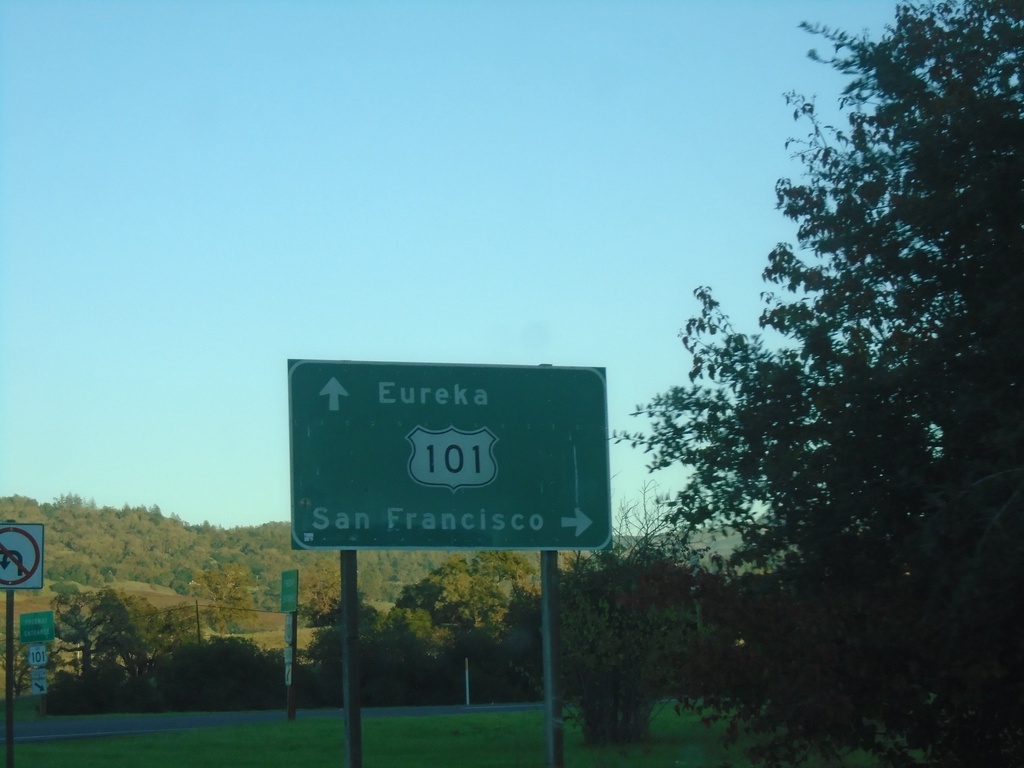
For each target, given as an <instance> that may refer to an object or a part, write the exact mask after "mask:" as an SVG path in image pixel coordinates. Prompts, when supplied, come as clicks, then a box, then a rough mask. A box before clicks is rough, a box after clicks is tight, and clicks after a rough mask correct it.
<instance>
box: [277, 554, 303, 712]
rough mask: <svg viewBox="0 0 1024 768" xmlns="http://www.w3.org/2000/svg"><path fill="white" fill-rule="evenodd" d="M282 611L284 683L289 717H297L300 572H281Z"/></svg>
mask: <svg viewBox="0 0 1024 768" xmlns="http://www.w3.org/2000/svg"><path fill="white" fill-rule="evenodd" d="M281 612H282V613H284V614H285V623H284V627H285V632H284V642H285V649H286V650H285V665H284V683H285V688H286V689H287V690H286V702H287V707H288V719H289V720H294V719H295V685H294V682H295V666H296V662H297V658H298V648H299V572H298V571H297V570H291V571H282V572H281Z"/></svg>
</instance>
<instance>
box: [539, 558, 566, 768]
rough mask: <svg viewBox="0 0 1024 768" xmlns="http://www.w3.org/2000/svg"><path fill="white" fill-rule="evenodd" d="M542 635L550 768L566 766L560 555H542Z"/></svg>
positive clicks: (547, 753)
mask: <svg viewBox="0 0 1024 768" xmlns="http://www.w3.org/2000/svg"><path fill="white" fill-rule="evenodd" d="M540 588H541V631H542V641H541V642H542V644H543V647H544V734H545V737H546V738H545V744H546V748H547V751H546V757H547V763H546V765H547V768H563V766H564V765H565V746H564V745H565V722H564V721H563V719H562V669H561V658H560V656H559V650H558V649H559V647H560V646H561V620H560V610H561V606H560V603H559V599H558V551H557V550H544V551H543V552H541V553H540Z"/></svg>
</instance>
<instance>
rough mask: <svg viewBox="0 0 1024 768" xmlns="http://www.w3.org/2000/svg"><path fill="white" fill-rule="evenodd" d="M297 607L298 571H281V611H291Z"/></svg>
mask: <svg viewBox="0 0 1024 768" xmlns="http://www.w3.org/2000/svg"><path fill="white" fill-rule="evenodd" d="M298 608H299V572H298V571H297V570H294V569H293V570H290V571H281V613H292V612H294V611H297V610H298Z"/></svg>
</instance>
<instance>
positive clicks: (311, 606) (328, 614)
mask: <svg viewBox="0 0 1024 768" xmlns="http://www.w3.org/2000/svg"><path fill="white" fill-rule="evenodd" d="M360 581H361V579H360ZM299 613H300V614H302V618H303V620H304V622H305V623H306V625H307V626H310V627H330V626H333V625H335V624H337V623H338V622H339V621H340V620H341V569H340V565H339V563H338V560H337V558H335V559H333V560H322V561H320V562H318V563H316V564H315V565H314V567H313V568H307V569H303V570H302V571H300V572H299Z"/></svg>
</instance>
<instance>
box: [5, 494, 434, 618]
mask: <svg viewBox="0 0 1024 768" xmlns="http://www.w3.org/2000/svg"><path fill="white" fill-rule="evenodd" d="M0 519H4V520H16V521H18V522H24V523H42V524H43V525H45V526H46V554H45V557H46V560H45V574H46V582H47V584H48V585H50V586H53V587H56V588H57V589H58V591H60V588H61V585H62V584H78V585H82V586H87V587H104V586H108V585H110V584H114V583H119V582H126V581H139V582H144V583H147V584H152V585H156V586H162V587H169V588H170V589H172V590H174V591H175V592H177V593H178V594H181V595H193V594H196V589H195V583H194V582H195V576H196V575H197V574H198V573H200V572H202V571H210V570H218V569H221V568H224V567H225V566H228V565H237V566H241V567H242V568H244V569H246V570H248V571H251V572H252V574H253V578H254V580H255V591H254V594H253V599H254V602H255V605H256V606H257V607H258V608H262V609H266V610H277V609H278V607H279V606H280V599H281V572H282V571H285V570H290V569H293V568H297V569H299V571H300V573H301V572H302V571H318V572H321V573H322V572H324V571H325V570H329V569H331V568H332V567H335V565H336V564H337V562H338V555H337V553H335V552H301V551H294V550H292V549H291V526H290V524H289V523H286V522H280V523H264V524H263V525H255V526H240V527H236V528H222V527H220V526H216V525H212V524H210V523H208V522H204V523H202V524H200V525H191V524H189V523H186V522H185V521H183V520H182V519H181V518H179V517H178V516H176V515H170V516H165V515H164V514H163V513H162V512H161V511H160V507H158V506H156V505H153V506H150V507H144V506H129V505H127V504H126V505H125V506H123V507H120V508H116V507H109V506H102V507H100V506H97V505H96V503H95V502H94V501H91V500H86V499H83V498H82V497H81V496H79V495H77V494H67V495H63V496H60V497H59V498H57V499H55V500H53V501H52V502H43V503H40V502H38V501H37V500H35V499H31V498H28V497H26V496H5V497H0ZM447 555H448V553H446V552H436V551H422V552H421V551H415V552H405V551H366V552H361V553H360V556H359V589H360V591H361V592H362V593H363V596H364V598H365V599H366V600H367V601H370V602H374V603H394V602H396V601H397V600H398V597H399V595H400V594H401V591H402V588H403V587H404V586H406V585H408V584H414V583H416V582H418V581H419V580H420V579H422V578H423V577H424V576H425V575H426V574H427V573H428V572H429V571H430V570H431V569H433V568H435V567H437V565H439V564H440V563H442V562H443V561H444V560H445V558H446V557H447Z"/></svg>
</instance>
